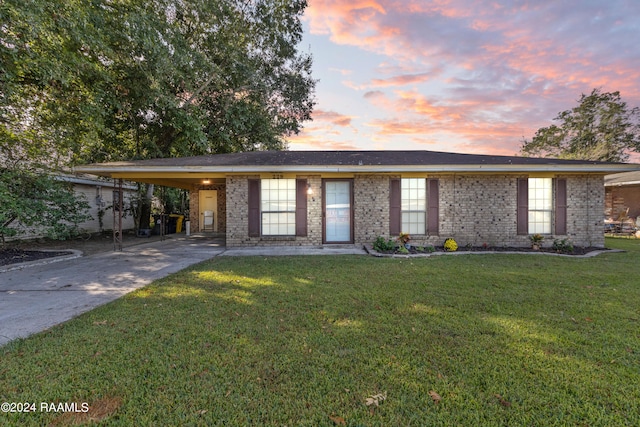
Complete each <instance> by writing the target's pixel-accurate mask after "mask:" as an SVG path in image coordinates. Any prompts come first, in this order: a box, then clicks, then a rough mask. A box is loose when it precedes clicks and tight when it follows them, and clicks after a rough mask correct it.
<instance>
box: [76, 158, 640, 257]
mask: <svg viewBox="0 0 640 427" xmlns="http://www.w3.org/2000/svg"><path fill="white" fill-rule="evenodd" d="M77 170H78V171H80V172H84V173H91V174H96V175H102V176H108V177H111V178H122V179H127V180H131V181H143V182H150V183H156V184H161V185H167V186H173V187H179V188H184V189H188V190H190V192H191V197H190V200H191V206H190V208H191V209H190V215H191V218H190V220H191V231H192V232H197V231H201V230H203V227H204V218H205V213H209V212H213V221H212V222H213V224H212V226H211V227H210V230H211V231H214V232H220V233H224V234H225V235H226V244H227V246H265V245H313V246H317V245H322V244H353V243H358V244H360V243H370V242H373V241H374V240H375V239H376V237H378V236H384V237H391V238H393V237H395V236H397V235H398V234H399V233H400V232H407V233H410V234H411V237H412V243H415V244H434V245H441V244H442V243H443V241H444V239H445V238H448V237H453V238H455V239H456V240H457V242H458V243H459V244H460V245H463V246H464V245H467V244H471V245H483V244H485V243H486V244H487V245H490V246H503V245H505V246H528V245H529V244H530V242H529V238H528V237H529V235H531V234H534V233H541V234H544V235H546V236H547V237H548V240H553V238H562V239H564V238H568V239H571V240H572V241H573V242H574V244H576V245H578V246H599V247H602V246H604V237H603V233H602V231H603V215H602V214H603V211H604V185H603V178H604V176H605V175H606V174H610V173H614V172H622V171H631V170H640V165H630V164H615V163H601V162H590V161H571V160H557V159H537V158H523V157H506V156H485V155H472V154H455V153H442V152H432V151H277V152H273V151H272V152H269V151H255V152H245V153H232V154H218V155H210V156H199V157H185V158H170V159H156V160H141V161H132V162H117V163H103V164H94V165H87V166H82V167H78V168H77Z"/></svg>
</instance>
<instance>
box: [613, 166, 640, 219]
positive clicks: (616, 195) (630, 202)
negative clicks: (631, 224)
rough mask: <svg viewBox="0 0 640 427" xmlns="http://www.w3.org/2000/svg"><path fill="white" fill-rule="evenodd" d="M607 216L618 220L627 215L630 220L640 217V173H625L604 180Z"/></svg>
mask: <svg viewBox="0 0 640 427" xmlns="http://www.w3.org/2000/svg"><path fill="white" fill-rule="evenodd" d="M604 188H605V197H604V201H605V204H604V206H605V210H604V211H605V215H606V216H607V217H610V218H618V217H619V216H620V215H621V214H626V215H627V216H628V217H630V218H634V219H635V218H637V217H640V172H623V173H617V174H612V175H607V176H605V178H604Z"/></svg>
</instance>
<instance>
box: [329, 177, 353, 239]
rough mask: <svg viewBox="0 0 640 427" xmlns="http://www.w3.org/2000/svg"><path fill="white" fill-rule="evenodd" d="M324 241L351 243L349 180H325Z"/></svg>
mask: <svg viewBox="0 0 640 427" xmlns="http://www.w3.org/2000/svg"><path fill="white" fill-rule="evenodd" d="M324 197H325V199H324V200H325V206H324V214H325V227H324V232H325V239H324V240H325V242H326V243H351V241H352V239H351V181H325V182H324Z"/></svg>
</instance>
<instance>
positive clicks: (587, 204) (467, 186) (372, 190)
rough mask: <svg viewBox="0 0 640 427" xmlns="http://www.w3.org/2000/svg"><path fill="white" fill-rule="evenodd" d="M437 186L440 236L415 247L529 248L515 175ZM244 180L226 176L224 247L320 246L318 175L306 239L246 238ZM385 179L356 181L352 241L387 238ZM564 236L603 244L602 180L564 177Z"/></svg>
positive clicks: (446, 180) (421, 239) (457, 178)
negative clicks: (520, 222) (520, 225)
mask: <svg viewBox="0 0 640 427" xmlns="http://www.w3.org/2000/svg"><path fill="white" fill-rule="evenodd" d="M430 177H432V178H438V179H439V184H440V209H439V222H440V232H439V234H438V235H431V236H430V235H424V236H412V238H413V241H412V242H413V243H414V244H433V245H442V244H443V242H444V240H445V239H446V238H447V237H453V238H455V239H456V241H457V242H458V244H459V245H463V246H464V245H467V244H471V245H476V246H481V245H483V244H485V243H486V244H487V245H490V246H529V245H530V242H529V238H528V236H526V235H523V236H518V235H517V233H516V228H517V218H516V201H517V188H516V182H517V179H518V176H516V175H463V174H455V175H453V174H441V175H430ZM248 178H249V177H248V176H229V177H227V185H226V193H227V208H228V209H229V215H228V218H227V228H226V230H227V246H264V245H313V246H317V245H320V244H321V243H322V194H321V183H322V180H321V178H320V176H300V177H299V178H306V179H307V180H308V182H309V184H310V185H311V188H312V190H313V194H312V195H309V196H308V200H307V203H308V205H307V209H308V211H307V218H308V236H307V237H273V238H270V237H255V238H250V237H248V207H247V202H248V184H247V179H248ZM390 178H391V176H389V175H375V174H371V175H357V176H355V177H354V186H353V192H354V194H353V200H354V207H353V208H354V240H355V243H356V244H361V243H371V242H373V241H374V240H375V239H376V237H377V236H383V237H391V238H394V237H395V236H389V179H390ZM565 178H567V235H565V236H549V237H547V239H546V244H551V243H552V242H553V239H554V238H569V239H571V240H572V242H573V243H574V244H575V245H578V246H604V236H603V233H602V220H603V210H604V183H603V178H602V177H600V176H590V175H568V176H565Z"/></svg>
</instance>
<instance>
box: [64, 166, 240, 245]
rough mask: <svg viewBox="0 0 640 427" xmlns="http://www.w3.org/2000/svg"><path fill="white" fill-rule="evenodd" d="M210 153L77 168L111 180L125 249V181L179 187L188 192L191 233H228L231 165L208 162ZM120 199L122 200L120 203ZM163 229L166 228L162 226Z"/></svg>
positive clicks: (116, 225) (118, 235)
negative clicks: (227, 193)
mask: <svg viewBox="0 0 640 427" xmlns="http://www.w3.org/2000/svg"><path fill="white" fill-rule="evenodd" d="M208 158H209V156H198V157H182V158H169V159H153V160H138V161H126V162H112V163H99V164H92V165H83V166H78V167H76V168H75V169H74V170H75V172H78V173H86V174H91V175H97V176H102V177H106V178H109V179H112V180H113V181H114V184H115V185H114V187H115V188H116V190H115V191H116V194H114V209H113V214H114V246H115V247H116V248H117V249H120V250H121V248H122V238H121V236H122V214H123V210H122V209H120V208H119V207H120V206H123V199H122V195H123V191H122V186H123V183H124V182H125V181H132V182H140V183H145V184H154V185H160V186H165V187H174V188H180V189H183V190H187V191H189V212H190V214H189V218H185V221H189V225H190V231H191V232H192V233H203V232H206V233H213V234H220V235H224V234H225V232H226V178H225V177H226V174H227V173H228V172H229V170H227V169H228V168H224V167H223V168H220V167H219V166H218V165H211V164H207V159H208ZM118 200H119V202H118ZM160 229H161V230H164V227H163V226H162V227H160Z"/></svg>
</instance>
